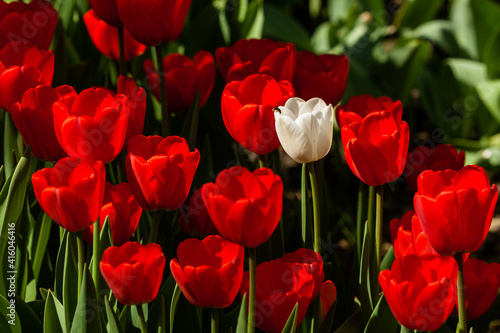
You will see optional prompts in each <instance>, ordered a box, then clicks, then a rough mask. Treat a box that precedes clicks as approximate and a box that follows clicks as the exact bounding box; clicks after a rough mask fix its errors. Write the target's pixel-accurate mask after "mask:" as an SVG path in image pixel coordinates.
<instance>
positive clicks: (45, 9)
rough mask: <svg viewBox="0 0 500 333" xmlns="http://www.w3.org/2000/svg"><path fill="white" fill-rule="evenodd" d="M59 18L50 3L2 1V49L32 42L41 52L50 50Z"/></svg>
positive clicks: (35, 0)
mask: <svg viewBox="0 0 500 333" xmlns="http://www.w3.org/2000/svg"><path fill="white" fill-rule="evenodd" d="M57 17H58V15H57V11H56V10H55V9H54V8H53V7H52V4H51V3H50V2H49V1H42V0H33V1H31V2H30V3H24V2H22V1H14V2H10V3H5V2H3V1H0V48H1V47H4V46H5V45H7V44H8V43H9V42H12V41H14V40H16V41H21V42H31V43H33V44H34V45H36V46H37V47H38V48H39V49H41V50H48V49H49V47H50V43H51V42H52V36H53V35H54V30H55V28H56V25H57ZM47 84H48V85H50V83H47Z"/></svg>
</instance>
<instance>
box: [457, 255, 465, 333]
mask: <svg viewBox="0 0 500 333" xmlns="http://www.w3.org/2000/svg"><path fill="white" fill-rule="evenodd" d="M455 260H456V261H457V264H458V278H457V292H458V327H457V332H459V333H467V312H466V309H465V292H464V262H463V253H461V252H460V253H457V254H455Z"/></svg>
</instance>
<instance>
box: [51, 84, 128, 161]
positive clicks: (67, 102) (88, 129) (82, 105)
mask: <svg viewBox="0 0 500 333" xmlns="http://www.w3.org/2000/svg"><path fill="white" fill-rule="evenodd" d="M52 111H53V112H54V127H55V130H56V135H57V139H58V140H59V143H60V144H61V146H62V147H63V149H64V150H65V151H66V153H68V155H69V156H75V157H79V158H81V159H87V160H89V161H102V162H103V163H108V162H110V161H112V160H114V159H115V157H116V156H118V154H119V153H120V151H121V150H122V146H123V142H124V140H125V133H126V131H127V123H128V119H129V100H128V98H127V97H126V96H125V95H122V94H118V95H116V96H115V94H114V93H113V92H112V91H110V90H108V89H105V88H101V87H93V88H88V89H85V90H83V91H82V92H81V93H80V94H79V95H78V96H69V97H68V96H65V97H63V98H61V99H59V100H58V101H56V102H55V103H54V105H53V106H52Z"/></svg>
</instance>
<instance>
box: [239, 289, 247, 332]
mask: <svg viewBox="0 0 500 333" xmlns="http://www.w3.org/2000/svg"><path fill="white" fill-rule="evenodd" d="M247 296H248V295H247V293H245V295H243V299H242V300H241V308H240V313H239V315H238V323H237V324H236V333H246V331H247V318H248V315H247V303H248V300H247Z"/></svg>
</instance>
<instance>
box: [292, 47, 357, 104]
mask: <svg viewBox="0 0 500 333" xmlns="http://www.w3.org/2000/svg"><path fill="white" fill-rule="evenodd" d="M347 72H349V60H348V59H347V57H346V56H344V55H334V54H322V55H315V54H314V53H312V52H309V51H300V52H299V53H298V55H297V68H296V70H295V76H294V78H293V87H294V88H295V96H297V97H300V98H302V99H304V100H306V101H307V100H309V99H311V98H313V97H319V98H321V99H322V100H324V101H325V103H326V104H331V105H336V104H337V103H338V102H339V101H340V99H341V98H342V95H343V94H344V90H345V86H346V83H347Z"/></svg>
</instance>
